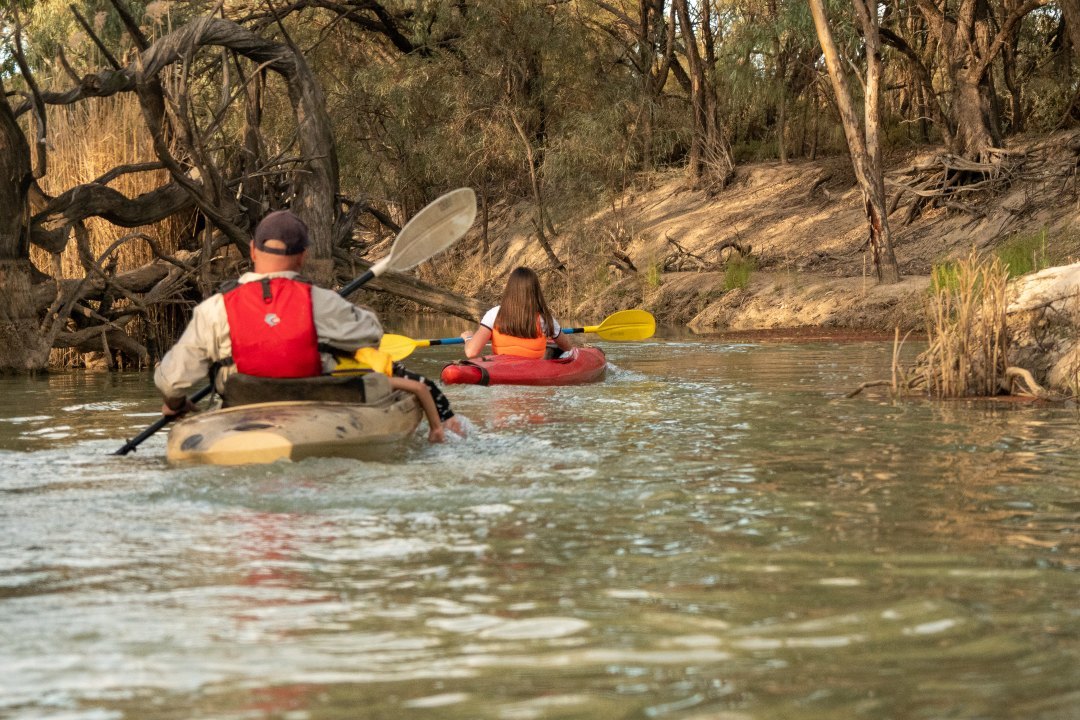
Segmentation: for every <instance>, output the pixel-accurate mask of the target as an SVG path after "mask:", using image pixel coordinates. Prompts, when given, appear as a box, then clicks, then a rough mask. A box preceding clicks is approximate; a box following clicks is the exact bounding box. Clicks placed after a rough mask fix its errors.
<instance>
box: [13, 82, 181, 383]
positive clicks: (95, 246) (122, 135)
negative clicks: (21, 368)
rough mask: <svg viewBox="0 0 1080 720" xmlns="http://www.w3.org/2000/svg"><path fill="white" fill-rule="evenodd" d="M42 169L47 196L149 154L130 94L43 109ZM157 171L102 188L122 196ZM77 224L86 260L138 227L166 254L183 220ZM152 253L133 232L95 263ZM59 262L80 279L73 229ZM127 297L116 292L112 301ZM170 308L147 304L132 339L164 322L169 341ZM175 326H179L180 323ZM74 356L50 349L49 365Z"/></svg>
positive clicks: (42, 260)
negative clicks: (84, 237) (84, 234)
mask: <svg viewBox="0 0 1080 720" xmlns="http://www.w3.org/2000/svg"><path fill="white" fill-rule="evenodd" d="M48 113H49V114H48V168H47V169H48V173H47V174H46V175H45V177H43V178H42V179H41V181H40V184H41V187H42V189H43V190H44V191H45V192H47V193H49V194H50V195H58V194H60V193H62V192H64V191H66V190H68V189H70V188H72V187H75V186H77V185H80V184H83V183H88V182H92V181H93V180H95V179H97V178H99V177H101V176H102V175H104V174H105V173H106V172H108V171H109V170H112V169H113V168H115V167H118V166H120V165H126V164H131V163H140V162H146V161H148V160H153V159H154V158H155V155H154V148H153V141H152V139H151V137H150V134H149V131H148V130H147V129H146V124H145V121H144V119H143V117H142V112H141V110H140V108H139V104H138V100H137V99H136V98H135V97H134V96H132V95H117V96H113V97H105V98H89V99H87V100H84V101H82V102H80V103H77V104H74V105H68V106H50V107H49V108H48ZM168 180H169V177H168V173H167V172H166V171H165V170H154V171H149V172H139V173H130V174H126V175H121V176H119V177H117V178H116V179H114V180H113V181H112V182H110V183H109V187H111V188H112V189H114V190H117V191H119V192H121V193H123V194H124V195H125V196H127V197H129V198H135V197H138V196H139V195H140V194H142V193H145V192H148V191H150V190H153V189H154V188H157V187H160V186H161V185H163V184H165V183H167V182H168ZM85 225H86V228H87V231H88V234H89V247H90V254H91V255H92V256H93V259H94V260H97V259H99V258H100V257H101V255H102V253H104V252H105V250H106V249H107V248H108V247H109V246H110V245H112V244H113V243H114V242H115V241H116V240H117V239H118V238H120V237H122V236H124V235H128V234H130V233H135V232H141V233H145V234H147V235H149V236H151V237H153V238H155V239H156V240H157V242H158V244H159V246H160V247H161V248H162V250H163V251H164V252H167V253H170V254H171V253H173V252H175V251H176V249H177V248H178V247H179V245H180V243H181V241H182V238H183V237H184V236H185V234H187V233H189V232H190V230H189V226H190V219H189V218H184V217H176V216H174V217H171V218H166V219H165V220H162V221H160V222H157V223H154V224H152V225H147V226H142V227H138V228H121V227H117V226H115V225H113V224H112V223H110V222H108V221H107V220H104V219H102V218H96V217H95V218H88V219H86V220H85ZM30 253H31V255H30V256H31V260H32V261H33V262H34V264H35V265H37V267H38V268H39V269H41V270H43V271H44V272H48V273H52V272H53V270H52V268H53V266H52V263H51V262H50V258H49V255H48V253H47V252H46V251H44V250H41V249H40V248H36V247H32V248H31V251H30ZM153 259H154V255H153V252H152V251H151V249H150V247H149V246H148V245H147V243H145V242H143V241H141V240H138V239H133V240H130V241H128V242H125V243H123V244H121V245H120V246H119V247H118V248H116V249H115V250H114V251H113V252H112V253H110V255H109V257H108V258H105V259H104V261H105V262H104V263H103V264H108V263H110V262H115V266H114V270H115V272H116V273H123V272H126V271H128V270H133V269H135V268H138V267H140V266H142V265H144V264H146V263H148V262H150V261H152V260H153ZM60 268H61V271H62V275H63V277H64V278H81V277H83V276H84V275H85V274H86V269H85V268H84V266H83V262H82V260H80V258H79V251H78V247H77V246H76V243H75V239H74V235H72V238H71V240H70V241H69V243H68V246H67V247H66V248H65V249H64V251H63V253H62V255H61V262H60ZM126 304H127V301H126V300H124V299H122V298H121V299H117V300H116V301H115V302H114V304H113V307H116V308H122V307H124V306H125V305H126ZM176 314H177V313H176V312H175V309H174V308H170V307H167V306H166V307H164V308H157V307H154V308H150V310H149V316H148V317H146V318H139V319H137V320H135V321H134V323H133V324H131V325H129V327H128V328H127V329H128V331H129V333H130V334H132V336H133V337H135V338H136V339H137V340H140V341H141V342H144V343H145V342H146V340H147V338H148V337H149V336H153V335H158V334H159V332H158V331H159V330H160V329H161V328H159V327H158V325H163V326H164V327H165V328H166V332H164V335H165V336H167V337H163V338H162V342H163V343H168V342H171V340H172V338H174V337H175V335H176V333H177V330H176V328H175V327H173V326H175V325H177V324H178V323H179V322H181V319H180V318H174V317H172V316H173V315H176ZM181 327H182V325H181ZM80 362H81V357H80V354H79V353H77V352H75V351H73V350H58V351H53V353H52V355H51V357H50V364H51V365H53V366H66V367H70V366H73V365H78V364H80Z"/></svg>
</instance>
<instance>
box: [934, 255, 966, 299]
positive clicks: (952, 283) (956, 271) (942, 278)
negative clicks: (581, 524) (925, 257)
mask: <svg viewBox="0 0 1080 720" xmlns="http://www.w3.org/2000/svg"><path fill="white" fill-rule="evenodd" d="M959 287H960V263H958V262H956V261H955V260H949V261H946V262H943V263H941V264H940V265H934V266H933V267H932V268H930V292H931V293H933V294H935V295H937V294H940V293H949V292H955V291H956V289H957V288H959Z"/></svg>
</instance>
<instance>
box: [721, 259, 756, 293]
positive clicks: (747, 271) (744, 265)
mask: <svg viewBox="0 0 1080 720" xmlns="http://www.w3.org/2000/svg"><path fill="white" fill-rule="evenodd" d="M755 270H757V261H756V260H754V258H753V256H751V255H738V254H735V255H732V256H731V258H730V259H729V260H728V261H727V264H726V265H725V266H724V290H725V291H727V290H741V289H742V288H744V287H746V286H747V285H749V284H750V276H751V275H752V274H753V273H754V271H755Z"/></svg>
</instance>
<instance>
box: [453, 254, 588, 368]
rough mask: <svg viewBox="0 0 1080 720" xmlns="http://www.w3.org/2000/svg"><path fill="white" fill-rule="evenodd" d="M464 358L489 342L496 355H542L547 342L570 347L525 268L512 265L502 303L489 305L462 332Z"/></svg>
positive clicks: (537, 283) (534, 278)
mask: <svg viewBox="0 0 1080 720" xmlns="http://www.w3.org/2000/svg"><path fill="white" fill-rule="evenodd" d="M461 337H462V338H464V339H465V357H467V358H475V357H478V356H479V355H480V353H481V351H482V350H483V349H484V346H485V345H486V344H487V343H488V341H490V342H491V350H492V352H493V353H494V354H496V355H513V356H515V357H523V358H542V357H544V354H545V352H546V351H547V346H548V343H549V342H550V343H554V344H555V345H556V346H557V347H558V348H559V349H560V350H562V351H564V352H565V351H568V350H570V349H571V348H573V344H572V343H571V342H570V340H569V338H567V337H566V335H564V334H563V332H562V328H561V327H560V326H559V323H558V322H557V321H556V320H555V318H554V317H553V316H552V314H551V310H549V309H548V305H547V302H546V301H545V300H544V293H543V291H542V290H541V289H540V278H538V277H537V276H536V273H535V272H533V271H532V270H530V269H529V268H527V267H518V268H515V269H514V271H513V272H512V273H510V277H509V279H508V280H507V281H506V289H505V290H504V291H503V296H502V302H501V303H500V304H499V305H496V306H495V307H493V308H491V309H490V310H488V311H487V313H485V314H484V317H483V318H482V319H481V320H480V326H479V327H478V328H477V329H476V331H475V332H473V333H468V332H464V333H462V334H461Z"/></svg>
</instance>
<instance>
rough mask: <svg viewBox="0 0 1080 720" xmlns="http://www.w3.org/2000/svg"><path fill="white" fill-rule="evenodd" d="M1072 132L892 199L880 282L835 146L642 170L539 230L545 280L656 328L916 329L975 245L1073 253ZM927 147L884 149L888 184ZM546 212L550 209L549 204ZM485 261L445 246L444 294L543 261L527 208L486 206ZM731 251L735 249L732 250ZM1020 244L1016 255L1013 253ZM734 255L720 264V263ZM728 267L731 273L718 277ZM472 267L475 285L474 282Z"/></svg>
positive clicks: (594, 313)
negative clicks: (995, 173) (890, 248)
mask: <svg viewBox="0 0 1080 720" xmlns="http://www.w3.org/2000/svg"><path fill="white" fill-rule="evenodd" d="M1075 134H1076V133H1059V134H1056V135H1053V136H1041V137H1033V138H1022V139H1019V140H1017V141H1015V142H1014V143H1013V144H1012V146H1011V147H1010V148H1009V150H1010V155H1009V162H1010V165H1009V168H1008V170H1007V177H1003V179H1001V180H1000V181H999V182H996V183H995V184H993V185H992V187H990V188H989V189H985V190H979V191H973V192H970V193H965V194H963V195H960V196H957V197H956V199H955V200H950V201H949V202H948V203H947V204H944V205H942V206H939V207H927V208H926V209H924V210H923V212H922V213H921V214H919V215H917V216H916V217H914V219H912V220H911V221H910V222H907V223H905V220H906V216H907V215H908V199H909V198H911V197H913V196H912V195H911V194H910V193H909V194H906V195H905V196H904V198H903V199H902V201H901V202H900V203H898V204H897V206H896V208H895V210H894V212H893V214H892V215H891V216H890V222H891V227H892V231H893V241H894V247H895V252H896V256H897V260H898V262H899V264H900V270H901V273H902V274H903V280H902V282H901V283H899V284H896V285H879V284H878V283H877V281H876V277H875V275H874V270H873V268H872V266H871V265H870V260H869V257H868V255H867V254H866V252H865V242H866V236H867V230H866V218H865V216H864V215H863V212H862V200H861V194H860V191H859V190H858V188H857V186H856V184H855V181H854V177H853V175H852V172H851V167H850V162H849V160H848V158H847V157H846V156H844V157H832V158H825V159H821V160H817V161H797V162H790V163H786V164H782V163H779V162H768V163H759V164H755V165H745V166H741V167H740V168H739V170H738V173H737V175H736V178H735V180H734V181H733V182H732V183H731V185H729V187H727V188H726V189H724V190H722V191H720V192H718V193H709V192H706V191H703V190H691V189H687V187H686V183H685V180H684V177H683V176H682V175H681V174H679V173H668V174H654V175H651V176H649V177H647V178H642V179H641V180H640V181H639V185H638V186H637V187H635V188H634V189H633V190H632V191H631V192H628V193H627V194H626V195H625V197H624V198H623V199H622V200H621V201H620V202H619V203H618V204H615V205H612V206H609V207H606V208H604V209H603V210H600V211H598V212H594V213H592V214H588V213H584V212H582V213H580V214H579V215H578V216H571V215H567V216H564V217H562V218H558V217H557V218H556V223H555V225H556V229H557V230H558V231H559V232H558V234H557V235H554V236H551V237H549V240H550V241H551V244H552V247H553V249H554V251H555V253H556V254H557V255H558V256H559V258H560V260H562V261H563V262H565V263H566V265H567V268H568V274H569V277H570V279H569V281H568V282H567V281H566V280H564V279H563V278H564V277H565V276H563V275H560V274H559V273H556V272H554V271H550V272H548V273H547V274H546V275H545V285H546V286H548V287H551V288H552V291H551V292H550V296H551V298H550V299H551V300H552V302H553V304H556V305H558V306H559V308H558V311H559V312H560V313H561V314H563V315H568V316H572V317H580V318H594V317H602V316H603V315H605V314H607V313H609V312H611V311H613V310H616V309H621V308H626V307H642V308H644V309H646V310H649V311H650V312H652V313H653V314H654V315H656V317H657V319H658V321H659V322H661V323H666V324H683V325H687V326H689V327H690V328H691V329H693V330H694V331H696V332H718V331H733V330H755V329H766V328H795V327H823V328H847V329H852V330H861V331H871V332H881V333H890V334H891V332H892V331H893V329H894V328H896V327H900V328H901V329H902V330H904V331H907V330H913V329H920V328H921V327H922V324H923V316H924V315H923V314H924V306H925V302H926V298H927V294H928V288H929V285H930V273H931V271H932V269H933V268H934V267H936V266H940V265H943V264H945V263H949V262H951V261H954V260H956V259H958V258H961V257H964V256H966V255H967V254H968V253H970V251H971V249H972V248H973V247H974V248H976V249H977V250H979V251H980V252H986V253H992V252H995V251H1000V250H1002V249H1004V248H1008V247H1010V246H1011V245H1016V246H1021V247H1023V248H1027V247H1031V248H1034V250H1033V252H1035V253H1038V254H1040V255H1041V262H1042V263H1043V264H1062V263H1067V262H1072V261H1074V260H1075V259H1076V258H1077V257H1078V256H1080V233H1078V232H1077V231H1075V230H1074V229H1073V225H1074V222H1075V221H1076V219H1077V214H1078V212H1080V211H1078V194H1077V182H1076V178H1075V172H1076V165H1077V158H1076V155H1075V153H1074V152H1073V151H1072V150H1070V149H1068V145H1069V143H1068V141H1069V140H1070V139H1071V138H1072V137H1073V136H1074V135H1075ZM938 152H940V150H939V149H938V148H926V149H923V150H921V151H919V152H912V153H907V154H903V155H894V156H892V157H891V158H890V159H889V170H888V171H887V178H888V180H889V181H890V182H889V196H890V199H892V198H894V197H895V194H896V192H897V187H898V186H897V185H896V184H895V183H897V182H901V181H903V180H904V179H905V178H908V177H910V173H911V169H912V168H913V167H916V166H918V165H921V164H925V163H928V162H930V161H932V160H933V158H934V157H935V155H936V154H937V153H938ZM557 213H558V211H555V214H556V215H557ZM490 244H491V247H490V258H491V259H490V261H489V262H487V263H486V267H487V272H486V273H480V272H477V268H478V267H480V266H481V265H482V264H485V263H482V260H481V256H480V255H479V253H478V252H477V251H478V245H479V241H478V240H477V241H475V242H472V243H471V247H469V249H467V250H465V251H464V252H466V253H469V254H470V255H471V257H472V261H471V262H469V261H468V259H467V258H466V257H460V258H459V261H463V262H464V266H463V271H461V272H459V273H458V280H457V282H456V283H455V289H456V290H458V291H459V292H463V293H465V294H474V295H479V296H480V297H481V298H483V299H489V300H494V299H495V298H496V297H497V295H498V293H499V291H500V290H501V283H502V281H503V279H504V278H505V275H506V273H508V272H509V271H510V270H511V269H512V268H513V267H514V266H516V265H518V264H522V263H526V264H530V265H532V266H533V267H537V268H543V267H550V264H551V263H550V261H549V260H548V258H547V257H546V256H545V253H544V251H543V250H542V249H541V247H540V244H539V243H538V242H537V239H536V236H535V229H534V227H533V225H532V224H531V222H530V216H529V214H528V213H527V212H524V211H521V210H520V209H517V208H494V209H493V212H492V218H491V232H490ZM740 250H743V251H745V254H742V253H740ZM1023 252H1026V251H1023ZM733 258H734V259H733ZM733 268H734V272H733ZM478 277H484V278H485V279H484V280H482V281H481V283H480V289H479V290H477V278H478Z"/></svg>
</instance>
